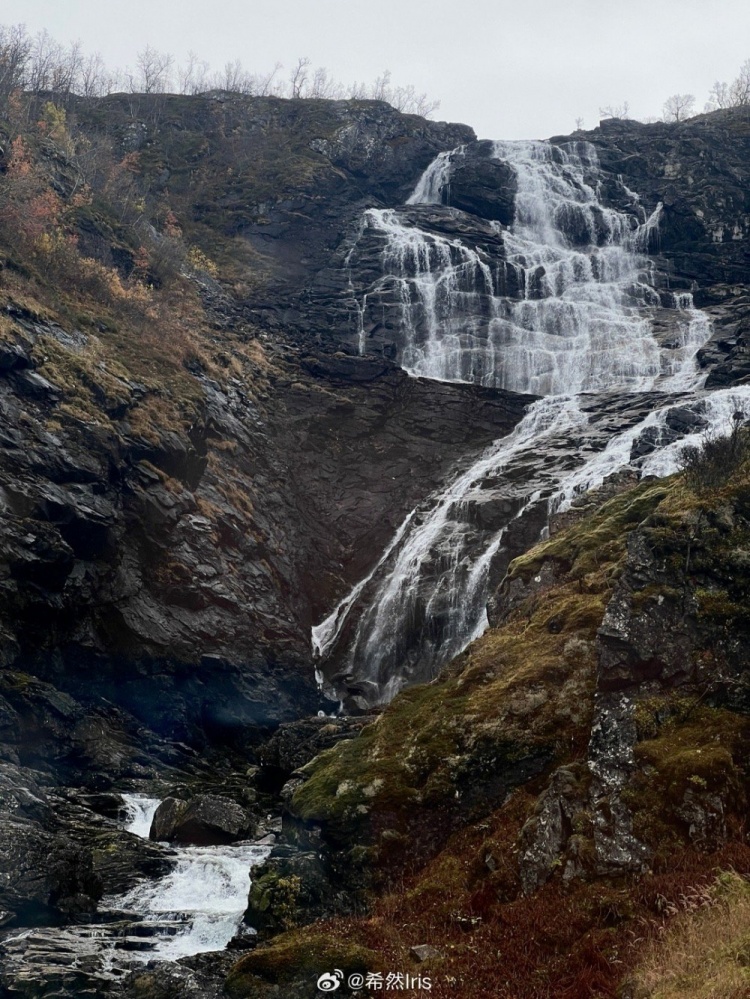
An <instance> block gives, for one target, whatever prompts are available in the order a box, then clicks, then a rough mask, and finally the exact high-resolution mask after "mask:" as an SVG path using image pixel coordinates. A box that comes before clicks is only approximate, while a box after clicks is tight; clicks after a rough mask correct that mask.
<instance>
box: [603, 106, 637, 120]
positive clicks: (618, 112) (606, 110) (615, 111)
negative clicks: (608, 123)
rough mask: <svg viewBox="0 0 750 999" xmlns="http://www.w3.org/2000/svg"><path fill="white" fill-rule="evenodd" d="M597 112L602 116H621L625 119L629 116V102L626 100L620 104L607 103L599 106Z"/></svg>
mask: <svg viewBox="0 0 750 999" xmlns="http://www.w3.org/2000/svg"><path fill="white" fill-rule="evenodd" d="M599 114H600V115H601V116H602V118H622V119H623V120H625V121H627V120H628V118H630V104H628V102H627V101H623V102H622V104H607V105H606V106H605V107H603V108H599Z"/></svg>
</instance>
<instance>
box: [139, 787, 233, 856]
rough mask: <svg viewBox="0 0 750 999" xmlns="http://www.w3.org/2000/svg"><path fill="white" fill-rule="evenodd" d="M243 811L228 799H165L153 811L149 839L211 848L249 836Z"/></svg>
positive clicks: (200, 797) (196, 797)
mask: <svg viewBox="0 0 750 999" xmlns="http://www.w3.org/2000/svg"><path fill="white" fill-rule="evenodd" d="M251 830H252V823H251V820H250V817H249V816H248V814H247V812H246V811H245V810H244V809H243V808H241V807H240V805H238V804H237V803H236V802H234V801H231V800H230V799H229V798H222V797H220V796H219V795H215V794H198V795H196V796H195V797H194V798H191V799H190V801H180V800H179V799H177V798H166V799H165V800H164V801H162V803H161V804H160V805H159V807H158V808H157V810H156V812H155V814H154V819H153V823H152V825H151V832H150V833H149V836H150V838H151V839H153V840H166V841H167V842H169V843H183V844H188V845H192V846H211V845H218V844H221V843H232V842H234V841H235V840H238V839H244V838H246V837H248V836H249V835H252V832H251Z"/></svg>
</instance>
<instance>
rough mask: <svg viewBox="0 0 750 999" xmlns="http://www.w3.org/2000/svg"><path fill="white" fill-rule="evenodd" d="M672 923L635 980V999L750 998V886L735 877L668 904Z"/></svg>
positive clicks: (732, 874) (731, 874)
mask: <svg viewBox="0 0 750 999" xmlns="http://www.w3.org/2000/svg"><path fill="white" fill-rule="evenodd" d="M666 905H667V910H668V914H669V915H670V917H671V918H670V920H669V921H668V922H667V923H665V924H664V926H663V927H662V932H661V933H659V934H658V936H657V938H656V939H655V940H654V941H653V942H651V943H650V944H649V945H648V946H647V948H646V951H645V953H644V955H643V956H642V958H641V960H640V962H639V963H638V966H637V969H636V971H635V974H634V976H633V982H634V986H635V997H636V999H735V997H736V999H741V997H746V996H748V995H750V882H748V879H747V878H746V877H742V876H741V875H739V874H737V873H735V872H734V871H730V872H727V873H724V874H720V875H719V876H718V877H717V878H716V880H715V881H714V882H713V883H712V884H710V885H703V886H698V887H697V888H693V889H691V890H689V891H687V892H683V893H682V895H681V896H680V897H679V898H678V899H677V900H676V901H674V902H670V903H666Z"/></svg>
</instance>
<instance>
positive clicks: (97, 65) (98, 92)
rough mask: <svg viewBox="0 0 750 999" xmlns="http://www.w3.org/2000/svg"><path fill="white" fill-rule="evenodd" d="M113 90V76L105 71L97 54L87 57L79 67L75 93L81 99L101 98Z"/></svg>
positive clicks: (102, 61) (105, 68)
mask: <svg viewBox="0 0 750 999" xmlns="http://www.w3.org/2000/svg"><path fill="white" fill-rule="evenodd" d="M114 88H115V76H114V74H113V73H110V72H109V71H108V70H107V67H106V66H105V64H104V60H103V59H102V57H101V55H100V54H99V53H98V52H95V53H94V55H90V56H87V57H86V58H85V59H84V60H83V61H82V62H81V66H80V70H79V73H78V83H77V85H76V92H77V93H79V94H81V96H82V97H103V96H104V94H107V93H112V91H113V90H114Z"/></svg>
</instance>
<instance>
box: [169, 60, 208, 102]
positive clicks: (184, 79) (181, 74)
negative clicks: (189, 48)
mask: <svg viewBox="0 0 750 999" xmlns="http://www.w3.org/2000/svg"><path fill="white" fill-rule="evenodd" d="M209 70H210V66H209V65H208V63H207V62H206V61H205V60H203V59H199V58H198V56H197V55H196V53H195V52H188V57H187V62H186V63H185V65H184V66H179V67H178V69H177V90H178V91H179V93H181V94H201V93H203V92H204V91H206V90H209V89H210V84H209V78H208V74H209Z"/></svg>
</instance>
